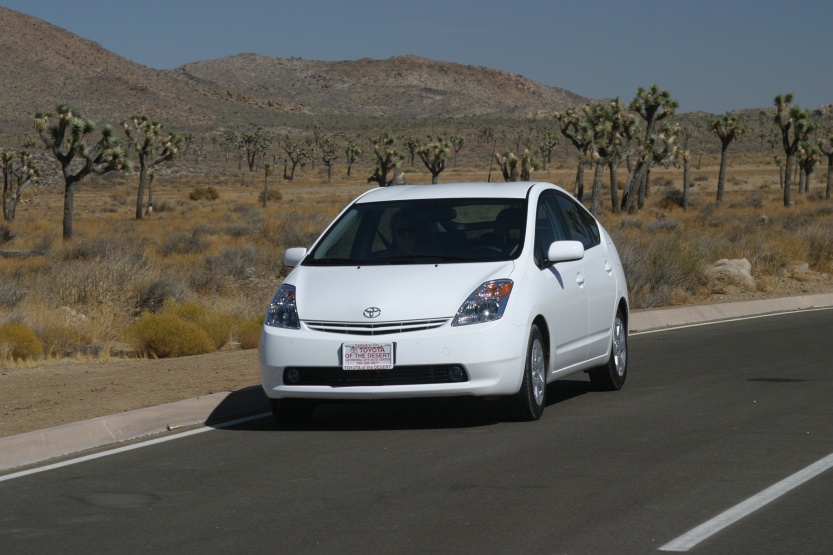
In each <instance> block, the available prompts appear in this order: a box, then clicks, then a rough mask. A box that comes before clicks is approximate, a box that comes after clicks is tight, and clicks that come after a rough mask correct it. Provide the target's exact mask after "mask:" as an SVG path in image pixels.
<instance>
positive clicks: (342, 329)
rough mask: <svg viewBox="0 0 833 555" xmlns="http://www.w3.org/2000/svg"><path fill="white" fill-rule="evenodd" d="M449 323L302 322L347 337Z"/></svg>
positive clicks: (436, 319)
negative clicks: (346, 335) (347, 335)
mask: <svg viewBox="0 0 833 555" xmlns="http://www.w3.org/2000/svg"><path fill="white" fill-rule="evenodd" d="M448 321H449V318H433V319H430V320H406V321H404V322H374V323H372V324H366V323H363V322H319V321H306V320H305V321H304V324H306V326H307V327H308V328H309V329H311V330H314V331H325V332H329V333H343V334H349V335H386V334H391V333H403V332H408V331H422V330H430V329H434V328H438V327H440V326H442V325H443V324H445V323H446V322H448Z"/></svg>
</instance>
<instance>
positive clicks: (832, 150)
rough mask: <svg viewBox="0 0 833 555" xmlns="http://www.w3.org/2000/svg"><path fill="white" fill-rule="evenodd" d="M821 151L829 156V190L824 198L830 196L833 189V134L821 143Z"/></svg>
mask: <svg viewBox="0 0 833 555" xmlns="http://www.w3.org/2000/svg"><path fill="white" fill-rule="evenodd" d="M819 148H820V149H821V153H822V154H824V155H825V156H827V190H826V192H825V194H824V198H828V199H829V198H830V189H833V134H831V135H830V136H829V137H828V138H827V140H825V141H821V143H820V144H819Z"/></svg>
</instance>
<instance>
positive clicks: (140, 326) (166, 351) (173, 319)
mask: <svg viewBox="0 0 833 555" xmlns="http://www.w3.org/2000/svg"><path fill="white" fill-rule="evenodd" d="M128 335H129V337H130V339H131V342H132V343H133V346H134V347H135V348H136V350H137V351H139V352H141V353H144V354H146V355H147V356H151V357H156V358H169V357H180V356H190V355H201V354H205V353H210V352H212V351H215V350H216V348H215V346H214V343H213V342H212V341H211V339H210V338H209V337H208V334H207V333H205V331H203V330H202V328H200V327H199V326H198V325H196V324H195V323H193V322H188V321H186V320H183V319H181V318H179V317H177V316H175V315H173V314H153V313H151V312H145V313H144V314H142V316H141V317H140V318H139V320H138V321H137V322H136V323H134V324H133V325H132V326H130V328H129V329H128Z"/></svg>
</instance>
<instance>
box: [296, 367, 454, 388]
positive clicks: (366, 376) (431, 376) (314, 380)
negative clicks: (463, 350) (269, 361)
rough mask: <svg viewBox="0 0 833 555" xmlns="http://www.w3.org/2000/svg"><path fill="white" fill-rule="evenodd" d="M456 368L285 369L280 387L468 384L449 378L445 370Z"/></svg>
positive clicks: (447, 371)
mask: <svg viewBox="0 0 833 555" xmlns="http://www.w3.org/2000/svg"><path fill="white" fill-rule="evenodd" d="M454 366H456V365H453V364H437V365H425V366H396V367H394V368H393V369H391V370H342V369H341V368H339V367H325V368H321V367H318V368H296V367H293V368H287V369H286V370H284V379H283V383H284V384H285V385H288V386H293V385H325V386H330V387H356V386H383V385H418V384H434V383H460V382H467V381H468V380H469V378H468V375H466V374H465V372H464V373H463V378H462V379H460V380H452V379H451V378H449V370H451V368H452V367H454ZM296 370H297V371H298V373H299V374H300V379H299V380H297V381H294V382H292V383H290V382H289V380H288V379H287V378H286V375H287V373H288V372H289V371H296Z"/></svg>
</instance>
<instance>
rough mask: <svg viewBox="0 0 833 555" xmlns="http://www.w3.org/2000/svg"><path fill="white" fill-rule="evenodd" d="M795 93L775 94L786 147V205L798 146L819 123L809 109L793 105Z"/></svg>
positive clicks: (788, 204)
mask: <svg viewBox="0 0 833 555" xmlns="http://www.w3.org/2000/svg"><path fill="white" fill-rule="evenodd" d="M792 101H793V94H792V93H787V94H777V95H775V124H776V125H777V126H778V129H779V130H780V131H781V146H782V147H783V148H784V154H785V155H786V158H787V159H786V162H785V164H784V206H787V207H788V206H790V187H791V186H792V173H793V168H794V167H795V156H796V153H797V152H798V146H799V145H800V144H801V142H802V141H804V140H806V139H807V138H808V137H809V136H810V134H811V133H812V132H813V131H815V130H816V128H817V125H816V124H815V123H814V122H813V121H811V119H810V112H809V110H802V109H801V108H800V107H799V106H797V105H792Z"/></svg>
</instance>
